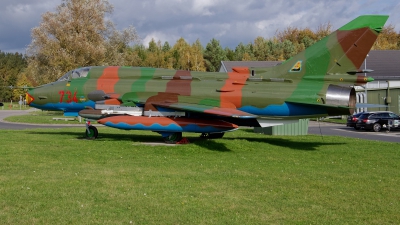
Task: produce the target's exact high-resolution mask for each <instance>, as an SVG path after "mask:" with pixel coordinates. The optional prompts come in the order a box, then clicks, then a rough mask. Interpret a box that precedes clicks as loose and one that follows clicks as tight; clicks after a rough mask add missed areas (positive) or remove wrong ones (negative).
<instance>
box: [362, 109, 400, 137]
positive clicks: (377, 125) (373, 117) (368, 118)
mask: <svg viewBox="0 0 400 225" xmlns="http://www.w3.org/2000/svg"><path fill="white" fill-rule="evenodd" d="M399 121H400V117H399V116H398V115H397V114H394V113H392V112H389V111H379V112H366V113H363V114H361V115H360V117H358V120H357V123H356V129H357V128H360V129H361V128H362V129H364V130H373V131H375V132H379V131H380V130H381V129H382V128H388V125H389V126H390V129H398V128H400V127H399Z"/></svg>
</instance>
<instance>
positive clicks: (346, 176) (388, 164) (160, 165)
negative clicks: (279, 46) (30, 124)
mask: <svg viewBox="0 0 400 225" xmlns="http://www.w3.org/2000/svg"><path fill="white" fill-rule="evenodd" d="M99 132H100V137H99V139H96V140H91V141H89V140H85V139H84V138H83V136H84V134H83V130H82V128H65V129H57V130H54V129H34V130H23V131H10V130H0V154H1V157H0V172H1V173H0V181H1V185H0V194H1V200H0V207H1V213H0V221H2V223H4V224H33V223H35V224H77V223H79V224H89V223H90V224H93V223H103V224H104V223H107V224H110V223H112V224H287V223H289V224H364V223H368V224H393V223H397V222H398V221H399V220H400V216H399V214H398V212H399V211H400V201H398V199H400V192H399V191H398V190H397V189H398V187H399V185H400V179H398V171H399V165H398V162H399V160H400V155H399V152H398V151H399V144H398V143H386V142H376V141H366V140H360V139H351V138H344V137H340V138H338V137H329V136H325V137H323V138H322V137H320V136H313V135H309V136H296V137H286V136H285V137H284V136H265V135H260V134H255V133H253V132H252V131H251V130H240V131H236V132H229V133H226V135H225V137H224V138H223V139H216V140H201V139H199V138H197V134H185V135H184V136H186V137H187V138H189V140H190V141H191V142H192V143H191V144H189V145H177V146H174V147H170V146H151V147H150V146H147V145H142V144H140V143H142V142H146V143H147V142H161V138H160V137H159V135H158V134H155V133H153V132H145V131H129V132H128V131H120V130H116V129H110V128H104V127H100V128H99Z"/></svg>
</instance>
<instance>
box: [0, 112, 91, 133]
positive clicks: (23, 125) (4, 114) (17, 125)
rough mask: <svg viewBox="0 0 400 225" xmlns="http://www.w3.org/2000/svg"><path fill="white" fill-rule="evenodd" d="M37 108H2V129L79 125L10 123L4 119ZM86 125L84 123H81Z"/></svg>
mask: <svg viewBox="0 0 400 225" xmlns="http://www.w3.org/2000/svg"><path fill="white" fill-rule="evenodd" d="M33 110H35V109H29V110H0V130H2V129H7V130H25V129H33V128H63V127H76V126H77V125H69V124H54V125H53V124H46V125H44V124H43V125H42V124H26V123H10V122H6V121H4V120H3V119H4V118H6V117H9V116H18V115H25V114H28V113H29V112H31V111H33ZM79 126H84V125H79Z"/></svg>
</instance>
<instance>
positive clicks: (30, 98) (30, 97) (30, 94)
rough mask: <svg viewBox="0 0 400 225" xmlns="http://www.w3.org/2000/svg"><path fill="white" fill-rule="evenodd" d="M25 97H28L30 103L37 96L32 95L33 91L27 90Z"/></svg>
mask: <svg viewBox="0 0 400 225" xmlns="http://www.w3.org/2000/svg"><path fill="white" fill-rule="evenodd" d="M25 99H26V104H28V105H30V104H31V103H32V102H33V101H34V100H35V98H34V97H32V93H31V92H30V91H28V92H26V96H25Z"/></svg>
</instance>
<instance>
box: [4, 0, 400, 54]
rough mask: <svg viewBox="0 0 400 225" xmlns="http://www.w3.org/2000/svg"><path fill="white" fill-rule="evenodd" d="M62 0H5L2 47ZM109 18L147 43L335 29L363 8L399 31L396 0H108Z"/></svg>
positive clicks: (21, 38) (227, 43) (20, 46)
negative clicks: (291, 29) (132, 29)
mask: <svg viewBox="0 0 400 225" xmlns="http://www.w3.org/2000/svg"><path fill="white" fill-rule="evenodd" d="M61 2H62V1H61V0H2V7H1V8H0V50H1V51H3V52H20V53H25V49H26V47H27V46H28V45H29V43H30V42H31V36H30V34H31V29H32V28H33V27H36V26H38V25H39V23H40V21H41V15H42V14H43V13H45V12H47V11H55V8H56V6H57V5H59V4H61ZM109 2H110V3H111V4H112V5H113V6H114V12H113V14H112V15H111V16H110V20H111V21H113V22H114V24H116V25H117V28H118V29H123V28H126V27H128V26H130V25H132V26H134V27H135V28H136V30H137V32H138V34H139V36H140V38H141V40H142V42H143V43H144V44H147V43H148V42H149V41H150V40H151V38H154V39H155V40H161V41H162V42H165V41H168V42H169V43H170V44H171V45H173V44H175V42H176V41H177V40H178V39H179V38H180V37H183V38H184V39H185V40H186V41H188V42H189V43H193V42H194V41H196V39H199V40H200V41H201V42H202V44H203V45H204V46H205V45H206V44H207V43H208V42H209V41H210V40H211V39H212V38H216V39H217V40H219V41H220V44H221V45H222V46H223V47H230V48H232V49H234V48H235V47H236V46H237V45H238V44H239V43H240V42H242V43H245V44H247V43H249V42H252V41H253V40H254V39H255V38H256V37H258V36H262V37H266V38H269V37H273V36H274V35H275V33H276V31H277V30H283V29H285V28H286V27H288V26H292V27H301V28H305V27H309V28H311V29H313V30H315V29H316V28H317V27H318V26H319V25H321V24H326V23H328V22H329V23H330V24H332V25H333V28H334V29H337V28H339V27H340V26H342V25H344V24H346V23H347V22H349V21H350V20H352V19H354V18H356V17H357V16H359V15H362V14H385V15H389V16H390V17H389V20H388V23H387V24H392V25H394V26H395V29H396V31H398V32H399V31H400V13H399V12H400V2H399V1H397V0H358V1H357V0H356V1H349V0H326V1H316V0H302V1H297V0H285V1H283V0H281V1H279V0H247V1H242V0H218V1H215V0H147V1H141V0H129V1H128V0H109Z"/></svg>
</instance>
